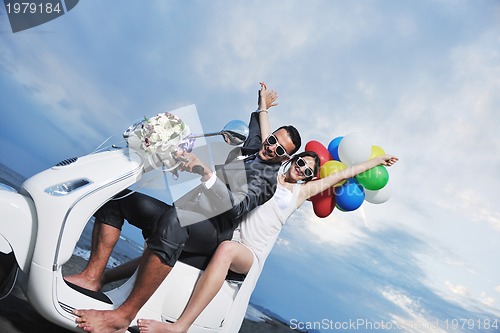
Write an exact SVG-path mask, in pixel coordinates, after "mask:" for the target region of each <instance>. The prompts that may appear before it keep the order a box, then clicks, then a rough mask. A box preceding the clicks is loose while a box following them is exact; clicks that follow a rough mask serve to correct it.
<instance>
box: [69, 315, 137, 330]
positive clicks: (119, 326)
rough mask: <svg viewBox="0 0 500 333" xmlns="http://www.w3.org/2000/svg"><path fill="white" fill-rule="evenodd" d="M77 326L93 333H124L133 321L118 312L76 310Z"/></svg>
mask: <svg viewBox="0 0 500 333" xmlns="http://www.w3.org/2000/svg"><path fill="white" fill-rule="evenodd" d="M73 314H74V315H76V316H77V317H76V319H75V322H76V323H77V326H78V327H80V328H81V329H83V330H84V331H86V332H91V333H123V332H126V331H127V329H128V327H129V325H130V323H131V320H128V319H126V317H125V316H123V315H122V314H121V313H120V312H119V311H116V310H109V311H108V310H75V311H73Z"/></svg>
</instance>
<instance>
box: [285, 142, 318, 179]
mask: <svg viewBox="0 0 500 333" xmlns="http://www.w3.org/2000/svg"><path fill="white" fill-rule="evenodd" d="M306 156H309V157H312V158H314V169H313V176H311V177H307V178H306V179H304V181H306V182H308V181H310V180H312V179H313V178H314V176H316V175H318V172H319V168H320V166H321V160H320V159H319V156H318V154H316V153H315V152H313V151H311V150H308V151H304V152H302V153H298V154H295V155H293V156H292V158H291V159H290V160H288V163H290V165H293V163H295V161H297V159H298V158H299V157H302V158H304V157H306Z"/></svg>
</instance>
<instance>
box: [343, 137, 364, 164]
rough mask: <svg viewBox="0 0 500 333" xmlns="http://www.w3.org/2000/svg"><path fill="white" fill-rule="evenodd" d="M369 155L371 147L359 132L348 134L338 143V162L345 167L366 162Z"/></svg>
mask: <svg viewBox="0 0 500 333" xmlns="http://www.w3.org/2000/svg"><path fill="white" fill-rule="evenodd" d="M371 153H372V145H371V144H370V143H369V142H368V141H367V140H366V138H365V137H364V135H363V134H361V133H359V132H354V133H349V134H347V135H346V136H344V138H343V139H342V141H340V144H339V157H340V161H341V162H342V163H344V164H345V165H347V166H352V165H355V164H358V163H362V162H365V161H367V160H368V159H369V158H370V155H371Z"/></svg>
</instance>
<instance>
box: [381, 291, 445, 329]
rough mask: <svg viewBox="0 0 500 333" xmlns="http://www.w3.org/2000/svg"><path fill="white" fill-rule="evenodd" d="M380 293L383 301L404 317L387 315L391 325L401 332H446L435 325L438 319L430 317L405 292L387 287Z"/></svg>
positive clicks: (393, 314) (416, 300) (419, 304)
mask: <svg viewBox="0 0 500 333" xmlns="http://www.w3.org/2000/svg"><path fill="white" fill-rule="evenodd" d="M380 292H381V294H382V296H383V297H384V298H385V299H387V300H388V301H390V302H392V303H393V304H394V305H395V306H397V307H398V309H399V310H401V311H403V313H404V315H400V314H396V313H389V316H390V317H391V318H392V323H393V325H395V327H397V328H401V330H400V331H401V332H408V333H412V332H415V333H420V332H430V331H432V332H443V333H446V332H447V331H446V330H443V329H442V328H440V327H439V326H438V325H436V323H437V322H439V321H438V319H437V318H434V317H432V316H431V315H430V314H429V313H428V312H427V310H426V309H425V308H424V307H423V306H422V304H421V303H420V301H419V300H418V299H415V298H412V297H411V296H410V295H408V294H407V293H406V292H405V291H402V290H397V289H394V288H391V287H387V288H384V289H383V290H381V291H380Z"/></svg>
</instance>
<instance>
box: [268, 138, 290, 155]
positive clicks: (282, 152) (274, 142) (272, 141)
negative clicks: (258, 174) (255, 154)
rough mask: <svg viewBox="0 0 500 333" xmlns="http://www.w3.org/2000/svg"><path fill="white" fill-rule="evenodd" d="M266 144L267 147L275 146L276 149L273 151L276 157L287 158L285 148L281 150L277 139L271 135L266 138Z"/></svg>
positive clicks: (281, 147)
mask: <svg viewBox="0 0 500 333" xmlns="http://www.w3.org/2000/svg"><path fill="white" fill-rule="evenodd" d="M266 142H267V143H268V144H269V145H271V146H272V145H276V149H275V150H274V151H275V152H276V156H278V157H281V156H288V153H287V152H286V150H285V148H283V146H282V145H280V143H279V142H278V138H276V136H275V135H274V134H271V135H269V136H268V137H267V139H266Z"/></svg>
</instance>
